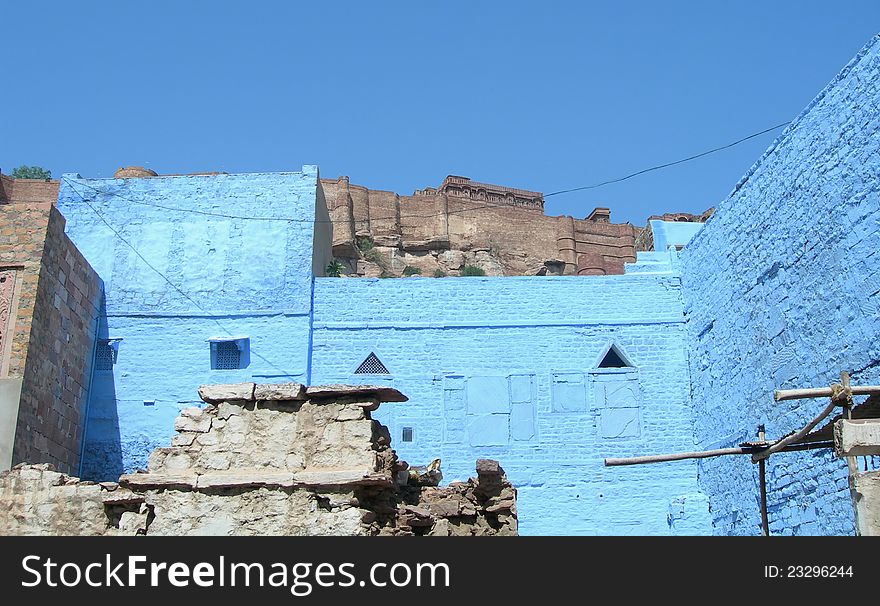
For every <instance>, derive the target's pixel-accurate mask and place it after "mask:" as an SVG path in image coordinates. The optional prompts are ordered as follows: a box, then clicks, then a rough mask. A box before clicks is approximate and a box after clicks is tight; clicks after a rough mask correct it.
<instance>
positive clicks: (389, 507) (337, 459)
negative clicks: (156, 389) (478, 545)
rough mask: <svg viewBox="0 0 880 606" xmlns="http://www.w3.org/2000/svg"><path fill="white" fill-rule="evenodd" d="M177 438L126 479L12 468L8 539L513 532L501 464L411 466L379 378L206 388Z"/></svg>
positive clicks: (0, 482) (1, 523)
mask: <svg viewBox="0 0 880 606" xmlns="http://www.w3.org/2000/svg"><path fill="white" fill-rule="evenodd" d="M199 396H200V397H201V398H202V399H203V400H204V401H205V402H207V403H208V405H207V406H205V407H204V408H198V407H191V408H185V409H183V410H182V411H181V413H180V416H179V417H178V418H177V419H176V420H175V423H174V428H175V431H176V432H177V435H175V436H174V438H173V439H172V442H171V446H169V447H163V448H157V449H155V450H154V451H153V452H152V453H151V454H150V457H149V460H148V462H147V469H146V470H142V471H139V472H136V473H131V474H125V475H123V476H121V477H120V478H119V481H118V483H116V482H102V483H100V484H96V483H93V482H84V481H80V480H79V479H78V478H73V477H70V476H67V475H64V474H62V473H59V472H57V471H56V470H55V469H54V468H53V467H52V466H51V465H48V464H39V465H25V464H22V465H17V466H16V467H15V468H13V469H12V470H11V471H9V472H4V473H2V474H0V534H30V535H63V534H66V535H138V534H146V535H366V536H369V535H400V536H408V535H431V536H448V535H511V534H516V533H517V518H516V490H515V489H514V488H513V486H511V485H510V483H509V482H508V481H507V478H506V477H505V475H504V470H503V469H502V468H501V466H500V465H499V464H498V462H497V461H492V460H488V459H480V460H479V461H477V478H476V479H473V478H472V479H470V480H468V481H467V482H455V483H453V484H451V485H450V486H448V487H439V486H438V484H439V482H440V480H441V479H442V477H443V474H442V472H441V470H440V459H435V460H434V461H432V462H431V463H430V464H428V465H425V466H412V467H410V466H409V465H408V464H407V463H406V462H405V461H400V460H399V459H398V458H397V455H396V453H395V452H394V450H392V448H391V436H390V434H389V432H388V429H387V428H386V427H385V426H383V425H381V424H380V423H379V422H377V421H375V420H373V419H371V417H370V412H371V411H372V410H375V409H376V408H377V407H378V406H379V403H380V402H381V401H394V402H403V401H406V400H407V398H406V396H404V395H403V394H401V393H400V392H399V391H397V390H395V389H392V388H388V387H381V386H378V387H377V386H347V385H340V386H335V385H324V386H319V387H309V388H305V387H303V386H302V385H299V384H297V383H282V384H278V385H255V384H253V383H240V384H235V385H203V386H201V387H200V388H199Z"/></svg>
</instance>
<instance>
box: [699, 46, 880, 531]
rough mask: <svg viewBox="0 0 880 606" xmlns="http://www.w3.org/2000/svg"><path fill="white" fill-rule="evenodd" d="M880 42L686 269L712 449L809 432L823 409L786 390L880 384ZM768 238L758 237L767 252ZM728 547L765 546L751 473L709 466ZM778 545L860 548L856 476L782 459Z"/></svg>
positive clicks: (777, 463)
mask: <svg viewBox="0 0 880 606" xmlns="http://www.w3.org/2000/svg"><path fill="white" fill-rule="evenodd" d="M878 173H880V37H875V38H874V39H873V40H871V41H870V42H869V43H868V45H867V46H866V47H865V48H864V49H863V50H862V51H861V52H860V53H859V54H858V56H857V57H856V58H855V59H853V61H852V62H851V63H850V64H849V65H847V66H846V67H845V68H844V70H843V71H842V72H841V73H840V74H839V75H838V76H837V77H836V78H835V79H834V80H833V81H832V82H831V83H830V84H829V85H828V87H827V88H826V89H825V90H823V91H822V92H821V93H820V94H819V96H817V97H816V99H815V100H814V101H813V102H812V103H811V104H810V105H809V106H808V107H807V108H806V109H805V110H804V111H803V112H802V113H801V115H800V116H798V117H797V119H796V120H794V122H793V123H792V124H791V125H790V126H789V127H788V128H787V129H786V130H785V132H784V133H783V134H782V135H781V136H780V138H779V139H778V140H777V141H776V142H775V143H774V144H773V145H772V146H771V148H770V149H769V150H768V152H767V153H766V154H765V155H764V157H763V158H761V159H760V160H759V161H758V163H756V164H755V166H754V167H753V168H752V170H751V171H750V172H749V173H748V174H747V175H746V176H745V178H743V179H742V181H741V182H740V183H739V184H738V185H737V186H736V189H735V190H734V192H733V193H732V194H731V195H730V197H729V198H728V199H726V200H725V201H723V202H722V203H721V204H720V205H719V206H718V208H717V210H716V211H715V214H714V215H713V216H712V217H711V219H709V221H708V222H707V223H706V225H705V227H704V228H703V230H702V231H701V232H700V233H698V234H697V235H696V236H695V237H694V239H693V240H692V241H691V242H690V243H689V245H688V246H687V247H686V248H685V250H684V252H683V253H682V256H681V275H682V284H683V294H684V299H685V302H686V313H687V318H688V321H687V328H688V337H689V341H690V366H691V385H692V393H691V402H692V406H693V409H694V417H695V427H696V429H695V432H696V440H697V442H698V445H699V447H700V448H718V447H727V446H731V445H735V444H737V443H739V442H742V441H744V440H748V439H752V438H753V437H754V434H755V431H756V428H757V425H758V424H761V423H763V424H765V425H766V429H767V437H768V438H770V439H775V438H779V437H781V436H784V435H785V434H787V433H789V432H791V431H793V430H796V429H799V428H800V427H802V426H803V425H804V423H806V422H807V421H808V420H809V419H810V418H812V417H813V416H815V414H817V413H818V412H819V410H820V409H821V407H822V406H824V404H825V403H824V402H821V401H819V400H809V399H808V400H799V401H792V402H780V403H776V402H774V401H773V397H772V392H773V390H774V389H779V388H795V387H811V386H826V385H828V384H830V383H833V382H836V381H837V380H838V373H839V372H840V371H842V370H846V371H848V372H850V373H851V375H852V380H853V384H863V385H876V384H878V383H880V342H878V340H877V333H878V319H877V318H878V317H880V263H878V262H880V252H878V246H877V243H878V242H880V182H878V180H877V175H878ZM756 235H758V237H756ZM699 467H700V485H701V486H702V488H703V490H704V491H705V492H706V494H707V495H709V497H710V502H711V504H712V517H713V527H714V532H715V533H716V534H759V533H760V514H759V509H758V485H757V470H756V468H755V466H753V465H752V464H751V462H750V461H749V460H748V457H719V458H716V459H706V460H703V461H702V462H701V463H700V466H699ZM768 499H769V518H770V531H771V533H772V534H795V535H801V534H852V533H853V530H854V529H853V515H852V504H851V502H850V498H849V494H848V491H847V480H846V466H845V465H844V463H843V462H842V461H840V460H837V459H835V458H833V455H832V453H831V452H830V451H821V450H819V451H811V452H801V453H787V454H777V455H773V456H772V457H771V459H770V461H769V464H768Z"/></svg>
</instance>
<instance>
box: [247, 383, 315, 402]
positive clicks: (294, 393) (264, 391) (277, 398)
mask: <svg viewBox="0 0 880 606" xmlns="http://www.w3.org/2000/svg"><path fill="white" fill-rule="evenodd" d="M254 399H255V400H270V401H273V402H283V401H288V400H298V401H301V400H305V399H306V388H305V385H303V384H302V383H292V382H291V383H274V384H259V385H257V386H256V387H255V388H254Z"/></svg>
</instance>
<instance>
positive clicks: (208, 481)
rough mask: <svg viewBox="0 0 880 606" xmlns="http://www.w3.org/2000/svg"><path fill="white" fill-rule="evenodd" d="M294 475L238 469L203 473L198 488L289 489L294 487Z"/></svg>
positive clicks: (281, 472) (290, 473) (283, 472)
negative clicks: (260, 487) (262, 487)
mask: <svg viewBox="0 0 880 606" xmlns="http://www.w3.org/2000/svg"><path fill="white" fill-rule="evenodd" d="M293 478H294V475H293V473H292V472H290V471H269V470H266V469H236V470H235V471H229V472H212V473H203V474H201V475H200V476H199V478H198V482H197V487H198V488H233V487H258V486H278V487H284V488H289V487H291V486H293V485H294V479H293Z"/></svg>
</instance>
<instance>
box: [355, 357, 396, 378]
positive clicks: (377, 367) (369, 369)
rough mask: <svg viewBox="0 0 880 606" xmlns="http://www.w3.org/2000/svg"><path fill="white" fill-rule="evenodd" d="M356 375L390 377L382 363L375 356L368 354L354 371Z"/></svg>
mask: <svg viewBox="0 0 880 606" xmlns="http://www.w3.org/2000/svg"><path fill="white" fill-rule="evenodd" d="M354 374H356V375H390V374H391V373H390V372H389V371H388V369H387V368H386V367H385V365H384V364H382V361H381V360H380V359H379V358H378V357H376V354H374V353H370V355H368V356H367V358H366V359H365V360H364V361H363V362H361V365H360V366H358V367H357V370H355V371H354Z"/></svg>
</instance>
